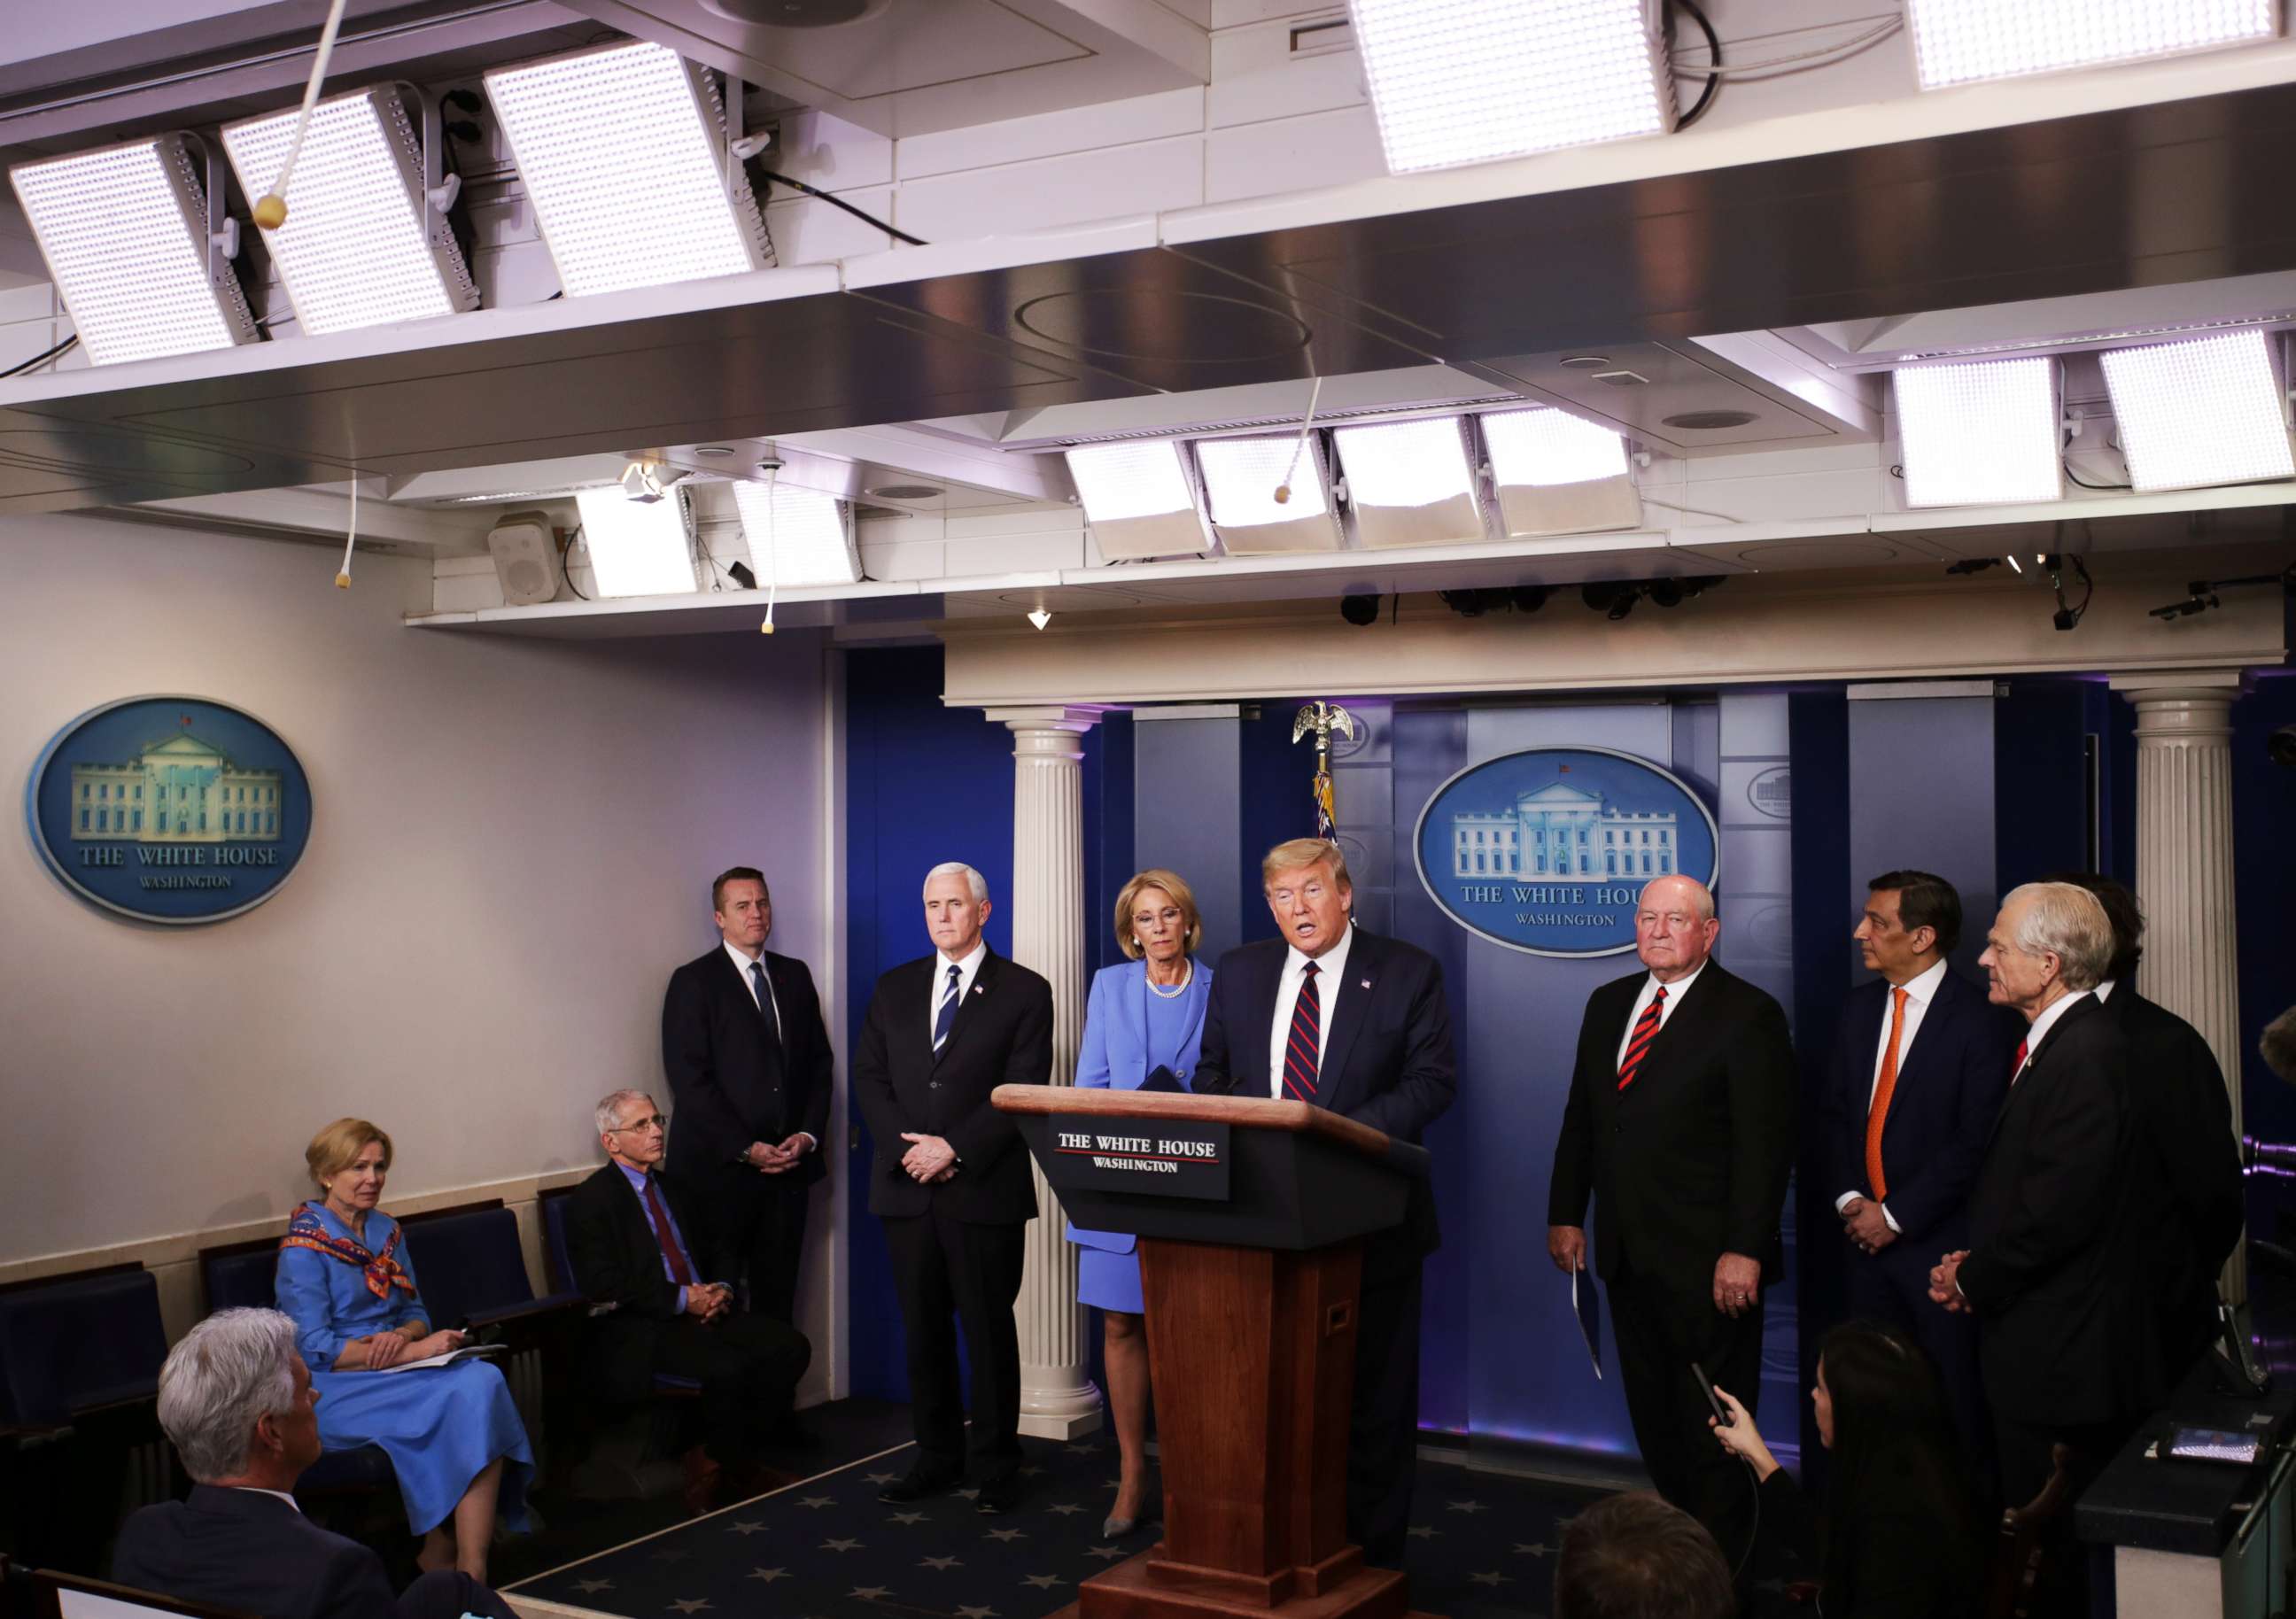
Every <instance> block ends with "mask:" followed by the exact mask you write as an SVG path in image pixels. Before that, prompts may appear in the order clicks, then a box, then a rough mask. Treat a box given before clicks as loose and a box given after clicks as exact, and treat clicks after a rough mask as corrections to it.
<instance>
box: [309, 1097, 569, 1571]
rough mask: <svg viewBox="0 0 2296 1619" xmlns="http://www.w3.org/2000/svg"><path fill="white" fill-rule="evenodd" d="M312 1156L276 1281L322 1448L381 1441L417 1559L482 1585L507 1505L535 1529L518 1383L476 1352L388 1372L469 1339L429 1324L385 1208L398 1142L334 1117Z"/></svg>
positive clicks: (513, 1521)
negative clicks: (303, 1366)
mask: <svg viewBox="0 0 2296 1619" xmlns="http://www.w3.org/2000/svg"><path fill="white" fill-rule="evenodd" d="M303 1160H304V1162H305V1164H306V1165H308V1167H309V1169H310V1173H311V1179H312V1181H313V1182H314V1183H315V1184H316V1185H317V1187H318V1189H319V1194H320V1200H319V1201H318V1202H316V1203H305V1204H302V1205H300V1206H298V1207H297V1208H296V1210H295V1212H294V1214H291V1216H289V1218H288V1222H287V1236H286V1238H285V1239H284V1240H283V1241H282V1242H281V1243H280V1245H279V1270H278V1275H277V1280H276V1281H275V1289H276V1291H277V1293H278V1297H279V1307H280V1309H282V1310H283V1311H285V1312H287V1314H289V1315H290V1316H292V1317H293V1318H294V1321H295V1330H296V1339H297V1345H296V1346H297V1348H298V1349H299V1351H300V1353H301V1354H302V1356H303V1359H304V1361H306V1362H307V1363H308V1364H309V1366H310V1368H311V1386H312V1387H313V1389H314V1390H316V1393H317V1394H318V1402H319V1403H318V1414H319V1443H320V1445H321V1448H322V1449H324V1450H329V1451H348V1450H355V1449H357V1447H358V1446H360V1445H363V1444H373V1445H380V1446H381V1447H382V1449H383V1451H385V1452H386V1453H387V1454H388V1455H389V1458H390V1465H391V1467H392V1468H394V1469H395V1470H396V1471H397V1472H398V1492H399V1496H400V1498H401V1499H402V1500H404V1501H405V1502H406V1521H407V1525H408V1527H409V1528H411V1529H412V1530H413V1531H414V1533H416V1534H419V1535H421V1536H422V1537H423V1543H422V1553H421V1555H420V1556H419V1557H418V1558H416V1559H415V1560H416V1562H417V1563H418V1564H419V1565H420V1566H422V1568H424V1569H425V1570H429V1569H435V1568H447V1567H453V1568H458V1569H460V1570H462V1571H463V1573H464V1574H469V1575H470V1576H471V1578H472V1579H474V1580H478V1581H481V1582H483V1581H484V1580H485V1579H486V1577H487V1548H488V1543H489V1541H491V1540H492V1538H493V1534H494V1525H495V1510H496V1505H497V1502H498V1501H499V1504H500V1506H501V1508H502V1510H503V1516H504V1518H505V1520H506V1521H507V1522H508V1523H509V1525H510V1526H511V1527H512V1528H513V1529H523V1528H525V1527H526V1526H527V1523H526V1483H527V1480H528V1479H529V1477H530V1476H532V1474H533V1472H534V1452H533V1451H532V1450H531V1449H530V1448H529V1446H528V1444H527V1442H526V1428H525V1426H524V1425H523V1424H522V1423H521V1422H520V1421H519V1419H518V1410H517V1408H516V1407H514V1406H513V1405H512V1403H511V1398H510V1389H509V1387H508V1386H506V1385H505V1384H504V1382H503V1378H502V1374H501V1373H500V1372H498V1371H496V1370H495V1369H494V1368H493V1367H491V1366H489V1365H487V1364H486V1363H485V1362H484V1361H475V1360H466V1361H457V1362H455V1364H454V1365H452V1366H436V1367H422V1368H418V1369H416V1370H409V1371H401V1372H399V1373H398V1374H396V1375H394V1376H390V1377H384V1376H381V1375H380V1374H381V1373H382V1372H384V1371H387V1370H389V1368H391V1367H393V1366H397V1365H398V1364H399V1363H400V1362H401V1361H420V1360H424V1359H427V1358H429V1357H430V1356H432V1355H437V1354H444V1353H446V1352H447V1351H448V1350H450V1349H455V1348H459V1347H460V1346H461V1345H462V1341H463V1338H462V1335H461V1334H460V1333H457V1332H440V1331H434V1330H432V1324H431V1321H430V1316H429V1313H428V1312H426V1311H425V1310H424V1309H423V1307H422V1294H421V1292H420V1291H419V1290H418V1289H417V1288H416V1286H415V1281H414V1264H413V1263H412V1261H410V1260H409V1259H408V1257H407V1255H406V1247H405V1245H404V1243H402V1241H401V1240H400V1233H399V1229H398V1222H397V1221H396V1220H393V1219H392V1218H391V1217H390V1216H389V1215H388V1214H384V1213H383V1212H382V1211H381V1209H379V1208H377V1207H376V1206H375V1205H376V1204H377V1203H378V1202H379V1201H381V1197H382V1183H383V1180H384V1177H385V1176H386V1175H388V1174H389V1171H390V1161H391V1150H390V1137H389V1136H388V1135H386V1134H384V1133H383V1132H382V1130H381V1127H380V1126H378V1125H374V1124H369V1123H367V1122H366V1121H365V1119H354V1118H342V1119H337V1120H336V1121H335V1122H334V1123H333V1124H330V1125H328V1126H327V1127H326V1128H325V1129H324V1130H322V1131H320V1132H319V1133H318V1134H316V1135H315V1136H313V1137H312V1138H311V1145H310V1146H309V1147H308V1148H307V1149H306V1150H305V1151H304V1154H303Z"/></svg>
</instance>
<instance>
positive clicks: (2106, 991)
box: [2089, 978, 2120, 1005]
mask: <svg viewBox="0 0 2296 1619" xmlns="http://www.w3.org/2000/svg"><path fill="white" fill-rule="evenodd" d="M2119 984H2120V979H2118V978H2107V979H2106V980H2105V981H2104V982H2103V983H2102V984H2100V985H2097V986H2096V987H2095V989H2093V990H2091V991H2089V993H2091V994H2093V995H2095V997H2096V999H2097V1003H2098V1004H2099V1005H2103V1003H2104V1002H2107V1001H2110V1000H2112V992H2113V990H2114V989H2115V987H2117V986H2118V985H2119Z"/></svg>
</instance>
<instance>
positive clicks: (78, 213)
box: [8, 135, 256, 365]
mask: <svg viewBox="0 0 2296 1619" xmlns="http://www.w3.org/2000/svg"><path fill="white" fill-rule="evenodd" d="M198 150H199V149H198V148H196V147H195V146H193V145H192V144H191V143H189V141H188V138H187V137H185V136H184V135H159V136H155V137H153V138H152V139H151V140H145V141H130V142H128V143H127V144H125V145H122V146H107V147H105V148H103V149H102V150H101V151H83V152H79V153H77V154H75V155H74V156H71V157H69V158H57V159H52V160H50V161H48V162H44V163H25V164H21V165H19V166H18V167H16V168H12V169H10V170H9V171H8V178H9V181H10V183H11V184H13V186H14V187H15V191H16V200H17V201H18V202H19V203H21V205H22V206H23V209H24V214H25V217H26V218H27V219H29V221H30V224H31V226H32V233H33V235H34V236H36V237H37V239H38V241H39V244H40V252H41V254H42V256H43V257H45V258H46V259H47V261H48V274H49V275H50V277H51V278H52V279H53V281H54V282H55V286H56V290H57V292H58V293H59V294H60V295H61V297H62V298H63V300H64V307H66V308H67V309H69V310H70V312H71V317H72V325H73V328H74V329H75V330H76V331H78V333H79V340H80V346H81V347H82V348H85V349H86V350H87V357H88V359H89V361H90V363H92V364H97V365H111V364H117V363H119V362H121V361H127V360H150V359H156V358H159V357H160V356H163V355H176V354H196V353H199V352H201V351H203V350H206V349H210V348H231V347H232V346H233V345H234V344H238V343H251V342H253V341H254V340H255V337H256V331H255V317H254V315H252V314H250V312H249V310H248V307H247V298H246V295H245V294H244V293H243V292H242V291H241V290H240V286H239V278H238V277H237V276H236V275H234V274H233V273H232V268H231V263H230V260H229V259H228V258H226V257H225V255H224V254H223V253H221V252H219V251H214V250H211V248H210V243H209V236H210V234H211V233H212V232H213V231H214V230H215V229H216V228H217V227H218V226H219V225H220V224H221V210H220V209H212V210H211V209H210V208H209V199H208V195H207V187H206V185H205V184H203V182H202V180H201V173H200V166H195V165H194V162H193V153H194V152H195V151H198Z"/></svg>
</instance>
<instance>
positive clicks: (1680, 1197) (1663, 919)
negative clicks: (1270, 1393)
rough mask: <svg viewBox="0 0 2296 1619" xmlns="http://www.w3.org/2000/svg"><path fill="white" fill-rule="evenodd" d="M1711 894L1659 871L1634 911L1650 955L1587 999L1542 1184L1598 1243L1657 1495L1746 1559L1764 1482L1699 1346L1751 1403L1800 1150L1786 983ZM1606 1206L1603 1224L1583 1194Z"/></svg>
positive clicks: (1562, 1266)
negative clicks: (1732, 957) (1726, 966)
mask: <svg viewBox="0 0 2296 1619" xmlns="http://www.w3.org/2000/svg"><path fill="white" fill-rule="evenodd" d="M1721 932H1722V924H1721V921H1720V920H1718V918H1717V917H1716V916H1715V914H1714V896H1713V895H1712V894H1710V893H1709V892H1708V891H1707V888H1706V886H1705V885H1704V884H1703V883H1701V882H1697V881H1695V880H1693V879H1691V878H1687V877H1661V878H1657V879H1652V881H1651V882H1650V883H1649V884H1648V885H1646V886H1645V887H1644V889H1643V892H1642V898H1641V901H1640V902H1639V904H1637V905H1636V912H1635V948H1636V951H1637V953H1639V954H1640V955H1641V957H1642V962H1643V967H1644V971H1642V972H1638V973H1636V974H1635V975H1634V976H1633V977H1626V978H1618V979H1614V980H1612V981H1611V983H1609V984H1605V985H1603V986H1602V987H1601V988H1600V989H1598V990H1596V991H1595V993H1593V994H1592V995H1590V996H1589V997H1587V1015H1586V1018H1585V1019H1584V1020H1583V1021H1582V1022H1581V1023H1580V1025H1579V1056H1578V1063H1577V1067H1575V1069H1574V1070H1573V1072H1572V1074H1571V1076H1570V1101H1569V1102H1568V1103H1567V1104H1566V1105H1565V1107H1564V1108H1563V1111H1562V1133H1561V1134H1560V1135H1559V1136H1558V1137H1557V1138H1556V1140H1555V1143H1554V1173H1553V1175H1552V1177H1551V1179H1550V1180H1549V1181H1548V1183H1547V1194H1546V1221H1547V1226H1546V1252H1547V1256H1548V1257H1549V1258H1551V1259H1552V1260H1553V1261H1554V1264H1555V1266H1556V1268H1557V1269H1559V1270H1562V1271H1576V1270H1579V1269H1582V1268H1584V1267H1586V1266H1587V1264H1588V1263H1590V1259H1591V1263H1592V1265H1593V1267H1594V1270H1595V1273H1596V1274H1598V1275H1599V1276H1601V1277H1602V1279H1603V1286H1604V1288H1606V1290H1607V1291H1608V1292H1609V1294H1610V1298H1609V1300H1608V1303H1609V1304H1610V1312H1611V1343H1612V1345H1614V1346H1615V1348H1616V1349H1617V1352H1618V1360H1619V1380H1620V1383H1621V1384H1623V1385H1624V1386H1625V1388H1626V1395H1627V1415H1628V1418H1629V1419H1631V1420H1632V1421H1633V1423H1634V1427H1635V1443H1636V1446H1637V1447H1639V1448H1640V1450H1641V1451H1642V1457H1643V1466H1644V1467H1645V1468H1648V1469H1649V1470H1650V1476H1651V1478H1652V1482H1653V1483H1655V1484H1657V1485H1658V1489H1659V1493H1660V1494H1661V1495H1663V1496H1665V1497H1666V1498H1667V1500H1670V1501H1672V1502H1673V1503H1674V1504H1675V1505H1676V1506H1677V1507H1680V1508H1682V1509H1684V1510H1685V1511H1686V1512H1688V1513H1690V1514H1691V1515H1692V1516H1693V1517H1696V1518H1697V1519H1698V1520H1699V1521H1700V1522H1701V1523H1702V1524H1704V1525H1706V1526H1707V1528H1708V1529H1710V1530H1711V1531H1712V1532H1713V1533H1714V1538H1715V1539H1716V1540H1717V1541H1719V1542H1720V1543H1721V1546H1722V1549H1723V1555H1724V1556H1725V1557H1727V1558H1730V1559H1732V1560H1733V1561H1734V1562H1736V1561H1740V1560H1742V1559H1743V1557H1744V1554H1745V1550H1746V1548H1747V1545H1748V1543H1749V1541H1751V1539H1752V1536H1753V1531H1754V1527H1755V1525H1754V1524H1753V1521H1752V1517H1753V1500H1752V1492H1751V1491H1749V1490H1748V1489H1747V1487H1746V1476H1745V1474H1744V1473H1743V1470H1742V1469H1741V1468H1739V1466H1738V1464H1737V1462H1736V1461H1734V1460H1732V1458H1731V1456H1730V1455H1729V1453H1728V1452H1727V1451H1724V1450H1723V1449H1722V1447H1721V1446H1719V1445H1718V1444H1716V1443H1714V1435H1713V1434H1712V1433H1711V1432H1710V1430H1709V1429H1708V1427H1707V1426H1706V1414H1707V1405H1706V1397H1705V1395H1704V1394H1702V1392H1701V1391H1700V1389H1699V1386H1698V1382H1697V1379H1696V1378H1694V1377H1693V1375H1692V1372H1691V1370H1690V1367H1691V1362H1693V1361H1696V1362H1697V1363H1698V1364H1699V1365H1700V1366H1701V1367H1702V1368H1703V1369H1704V1370H1705V1371H1706V1374H1707V1375H1708V1376H1709V1377H1710V1378H1712V1379H1713V1380H1714V1382H1715V1383H1716V1384H1718V1386H1721V1387H1723V1388H1726V1389H1727V1390H1728V1391H1729V1392H1730V1393H1732V1394H1735V1395H1737V1396H1738V1398H1739V1399H1740V1400H1742V1401H1743V1402H1745V1403H1746V1407H1747V1410H1750V1411H1751V1410H1753V1408H1754V1402H1755V1401H1756V1400H1757V1398H1758V1397H1759V1394H1760V1390H1761V1372H1762V1284H1763V1283H1764V1282H1766V1281H1767V1282H1775V1281H1776V1280H1778V1279H1779V1276H1780V1273H1781V1265H1782V1260H1783V1254H1782V1245H1781V1241H1780V1237H1779V1230H1778V1217H1779V1213H1780V1210H1781V1209H1782V1208H1783V1207H1784V1203H1785V1195H1786V1177H1787V1175H1788V1174H1789V1173H1791V1172H1792V1169H1793V1161H1794V1092H1795V1088H1796V1087H1795V1081H1794V1060H1793V1048H1792V1043H1791V1042H1790V1041H1789V1039H1788V1036H1787V1033H1786V1015H1785V1012H1784V1010H1783V1009H1781V1008H1780V1007H1779V1005H1778V1003H1777V1002H1776V1001H1775V1000H1774V999H1773V998H1772V997H1771V996H1769V995H1768V994H1767V993H1764V992H1763V991H1762V990H1760V989H1758V988H1756V987H1755V986H1754V985H1751V984H1749V983H1747V982H1746V981H1745V980H1744V979H1743V978H1741V977H1736V976H1735V975H1734V974H1732V973H1729V972H1726V971H1725V970H1723V968H1722V964H1721V963H1720V962H1718V961H1715V960H1714V959H1713V954H1712V953H1713V950H1714V943H1715V940H1716V939H1717V938H1718V937H1719V936H1720V935H1721ZM1590 1199H1591V1200H1592V1202H1593V1204H1594V1208H1595V1228H1594V1242H1593V1244H1592V1245H1591V1247H1592V1254H1591V1255H1590V1254H1589V1251H1588V1250H1589V1246H1590V1245H1589V1244H1588V1242H1587V1224H1586V1222H1587V1204H1588V1202H1589V1200H1590Z"/></svg>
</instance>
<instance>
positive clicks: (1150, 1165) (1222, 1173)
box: [1041, 1113, 1229, 1203]
mask: <svg viewBox="0 0 2296 1619" xmlns="http://www.w3.org/2000/svg"><path fill="white" fill-rule="evenodd" d="M1044 1119H1045V1122H1044V1124H1043V1125H1042V1126H1041V1129H1042V1130H1043V1132H1045V1133H1046V1134H1047V1135H1049V1136H1050V1138H1051V1143H1052V1145H1051V1151H1050V1155H1049V1156H1048V1157H1046V1159H1045V1179H1046V1181H1048V1182H1051V1184H1052V1188H1053V1190H1054V1191H1056V1192H1060V1193H1062V1195H1063V1198H1065V1196H1066V1194H1068V1193H1070V1192H1071V1191H1080V1192H1138V1193H1144V1194H1145V1195H1147V1196H1149V1197H1152V1198H1199V1199H1201V1200H1202V1201H1205V1202H1210V1203H1225V1202H1226V1201H1227V1172H1228V1148H1229V1142H1228V1127H1227V1126H1226V1124H1221V1123H1219V1122H1218V1121H1217V1120H1210V1119H1160V1120H1155V1121H1152V1122H1151V1121H1144V1120H1139V1119H1111V1118H1102V1117H1099V1116H1095V1115H1090V1114H1072V1113H1052V1114H1046V1115H1045V1116H1044Z"/></svg>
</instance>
